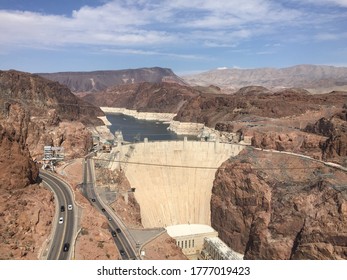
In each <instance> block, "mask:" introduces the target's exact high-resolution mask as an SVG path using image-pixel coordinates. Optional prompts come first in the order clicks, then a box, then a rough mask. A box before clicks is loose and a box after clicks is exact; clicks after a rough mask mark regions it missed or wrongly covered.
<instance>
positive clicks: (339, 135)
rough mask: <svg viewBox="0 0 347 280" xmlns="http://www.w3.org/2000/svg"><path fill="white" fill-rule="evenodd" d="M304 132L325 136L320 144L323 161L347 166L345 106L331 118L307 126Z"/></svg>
mask: <svg viewBox="0 0 347 280" xmlns="http://www.w3.org/2000/svg"><path fill="white" fill-rule="evenodd" d="M305 131H307V132H310V133H314V134H318V135H323V136H326V137H327V138H328V139H326V140H325V141H321V142H320V147H321V149H322V157H323V159H324V160H328V161H335V162H337V163H339V164H343V165H344V166H347V105H346V104H345V105H344V106H343V108H342V110H341V112H339V113H337V114H335V115H333V116H332V117H331V118H329V119H327V118H324V117H323V118H321V119H319V120H318V121H317V122H316V123H314V124H308V125H307V126H306V128H305Z"/></svg>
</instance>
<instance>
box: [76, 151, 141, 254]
mask: <svg viewBox="0 0 347 280" xmlns="http://www.w3.org/2000/svg"><path fill="white" fill-rule="evenodd" d="M94 184H95V174H94V162H93V159H90V158H88V157H87V158H86V160H85V161H84V168H83V194H84V195H85V197H86V198H87V199H88V200H89V201H90V203H91V204H92V205H93V206H94V207H96V208H97V209H99V211H100V212H101V213H103V214H104V215H105V216H106V218H107V219H108V223H109V227H110V234H112V237H113V240H114V242H115V244H116V246H117V248H118V251H119V253H120V256H121V257H122V259H123V260H129V259H137V257H136V254H135V252H134V249H133V248H132V246H131V244H130V242H129V239H128V237H127V236H126V234H125V233H124V228H122V226H121V224H120V223H119V221H118V219H117V217H116V215H115V214H114V213H112V210H111V209H110V207H109V206H108V205H106V204H104V202H103V201H102V200H101V199H100V198H99V196H98V195H97V193H96V192H95V188H94Z"/></svg>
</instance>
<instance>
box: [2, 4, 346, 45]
mask: <svg viewBox="0 0 347 280" xmlns="http://www.w3.org/2000/svg"><path fill="white" fill-rule="evenodd" d="M292 1H296V0H292ZM303 1H308V2H310V1H311V0H303ZM312 1H313V0H312ZM319 2H321V3H324V2H326V3H335V4H336V5H340V6H347V3H346V2H347V0H319ZM307 13H308V11H301V10H300V9H294V8H288V7H285V6H283V5H281V4H280V3H278V2H277V3H276V2H275V1H270V0H247V1H244V0H229V1H224V0H162V1H150V0H117V1H107V2H106V3H104V4H103V5H100V6H98V7H89V6H84V7H81V8H80V9H79V10H76V11H72V12H71V15H70V16H62V15H60V16H57V15H47V14H42V13H34V12H20V11H9V10H0V32H1V36H0V46H7V47H11V48H13V47H15V46H20V47H30V48H32V47H36V48H42V47H46V48H48V47H64V46H71V45H72V46H75V45H86V46H88V45H93V46H95V45H97V46H112V47H123V48H124V47H129V48H132V47H138V46H154V47H156V46H163V45H166V46H172V45H179V44H182V45H187V44H197V45H204V46H224V47H227V46H231V47H233V46H237V45H238V43H239V42H242V41H244V40H248V39H250V38H254V37H259V36H262V35H266V34H272V33H275V32H277V31H278V30H279V29H280V28H281V31H280V32H282V31H283V28H288V27H293V26H299V25H300V23H302V22H303V21H304V18H305V16H306V15H307Z"/></svg>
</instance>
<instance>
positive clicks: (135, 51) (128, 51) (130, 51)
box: [101, 48, 207, 60]
mask: <svg viewBox="0 0 347 280" xmlns="http://www.w3.org/2000/svg"><path fill="white" fill-rule="evenodd" d="M101 51H102V52H111V53H120V54H135V55H148V56H167V57H174V58H182V59H194V60H201V59H207V58H205V57H203V56H200V55H195V54H178V53H168V52H160V51H148V50H140V49H109V48H108V49H107V48H106V49H102V50H101Z"/></svg>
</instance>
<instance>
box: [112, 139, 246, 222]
mask: <svg viewBox="0 0 347 280" xmlns="http://www.w3.org/2000/svg"><path fill="white" fill-rule="evenodd" d="M118 149H119V157H120V162H121V168H122V169H123V170H124V172H125V175H126V177H127V178H128V180H129V182H130V184H131V186H132V187H133V188H136V191H135V197H136V200H137V202H138V203H139V204H140V207H141V219H142V224H143V226H144V227H145V228H154V227H167V226H170V225H178V224H205V225H210V224H211V223H210V200H211V190H212V186H213V180H214V177H215V172H216V170H217V168H218V167H220V165H221V164H222V163H223V162H224V161H226V160H227V159H228V158H229V157H231V156H236V155H237V154H239V152H240V151H241V150H242V149H244V146H243V145H237V144H226V143H218V142H200V141H187V140H186V139H185V140H184V141H162V142H160V141H157V142H148V141H146V139H145V141H144V142H141V143H136V144H132V145H121V146H118Z"/></svg>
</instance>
